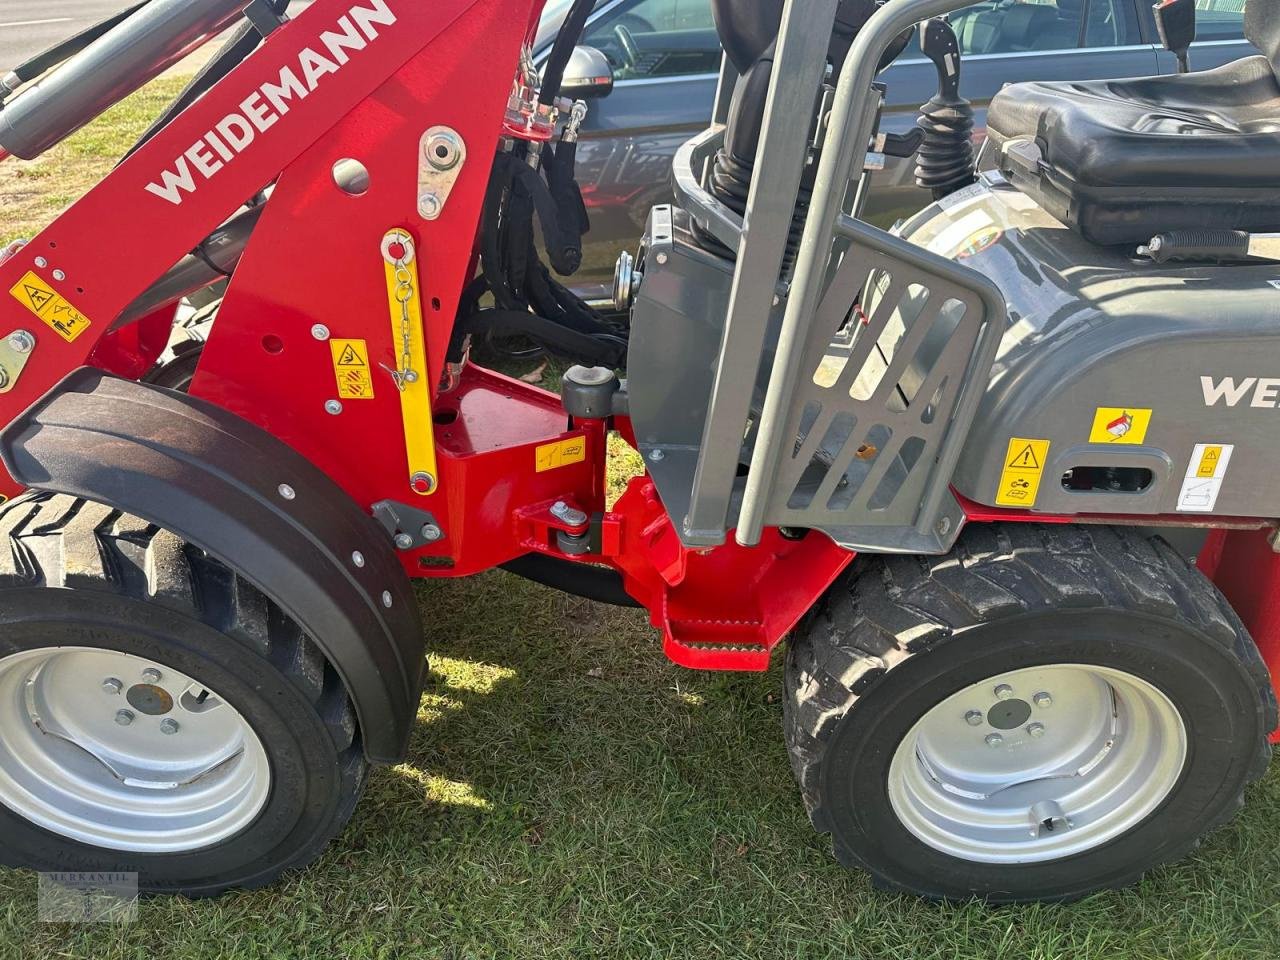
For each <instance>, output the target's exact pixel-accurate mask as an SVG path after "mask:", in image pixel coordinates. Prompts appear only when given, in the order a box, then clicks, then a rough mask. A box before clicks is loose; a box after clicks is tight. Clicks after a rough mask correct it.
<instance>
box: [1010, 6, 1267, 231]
mask: <svg viewBox="0 0 1280 960" xmlns="http://www.w3.org/2000/svg"><path fill="white" fill-rule="evenodd" d="M1244 25H1245V36H1246V37H1247V38H1248V40H1249V41H1250V42H1251V43H1252V44H1253V45H1254V46H1255V47H1257V48H1258V49H1259V50H1260V51H1261V52H1262V54H1263V55H1262V56H1256V57H1248V58H1246V59H1244V60H1239V61H1236V62H1235V63H1230V64H1227V65H1226V66H1223V67H1219V68H1218V69H1216V70H1206V71H1202V72H1199V73H1188V74H1182V75H1176V74H1175V75H1168V76H1159V77H1144V78H1140V79H1133V80H1096V81H1088V82H1081V83H1020V84H1014V85H1012V86H1009V87H1006V88H1005V89H1004V90H1002V91H1001V92H1000V93H999V94H997V95H996V97H995V99H994V100H992V102H991V108H990V110H989V112H988V114H987V127H988V133H989V135H990V138H991V140H992V143H993V146H995V147H996V148H997V151H998V156H999V160H998V162H999V166H1000V169H1001V170H1002V171H1003V172H1004V174H1005V175H1006V176H1007V177H1008V178H1009V179H1010V180H1011V181H1012V182H1013V183H1014V184H1015V185H1016V186H1018V187H1019V188H1020V189H1021V190H1022V191H1023V192H1024V193H1027V194H1028V195H1030V196H1032V197H1033V198H1034V199H1036V200H1037V201H1038V202H1040V203H1041V205H1042V206H1044V207H1045V208H1046V209H1047V210H1048V211H1049V212H1050V213H1051V214H1053V215H1054V216H1055V217H1057V218H1058V219H1059V220H1062V221H1063V222H1064V223H1067V224H1070V225H1071V226H1072V227H1074V228H1076V229H1077V230H1079V231H1080V232H1081V234H1083V235H1084V237H1085V238H1086V239H1088V240H1090V241H1092V242H1094V243H1099V244H1133V243H1140V242H1143V241H1146V240H1148V239H1150V238H1151V237H1152V236H1153V235H1154V234H1156V233H1160V232H1164V231H1168V230H1188V229H1230V230H1251V231H1280V0H1248V2H1247V4H1246V6H1245V16H1244Z"/></svg>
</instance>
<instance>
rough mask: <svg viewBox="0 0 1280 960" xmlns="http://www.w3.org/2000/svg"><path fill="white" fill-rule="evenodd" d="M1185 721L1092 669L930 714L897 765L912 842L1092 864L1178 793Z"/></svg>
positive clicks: (1025, 673) (1115, 675)
mask: <svg viewBox="0 0 1280 960" xmlns="http://www.w3.org/2000/svg"><path fill="white" fill-rule="evenodd" d="M1186 756H1187V735H1186V728H1185V726H1184V725H1183V722H1182V718H1181V716H1179V714H1178V711H1177V709H1176V708H1175V707H1174V706H1173V704H1172V703H1171V702H1170V701H1169V698H1168V697H1166V696H1165V695H1164V694H1163V693H1161V692H1160V691H1159V690H1158V689H1156V688H1155V687H1154V686H1152V685H1151V684H1150V683H1148V682H1147V681H1145V680H1142V679H1141V678H1139V677H1135V676H1133V675H1132V674H1129V673H1125V672H1124V671H1121V670H1113V669H1111V668H1109V667H1100V666H1093V665H1088V664H1054V665H1051V666H1043V667H1030V668H1026V669H1023V670H1014V671H1011V672H1009V673H1003V674H1000V675H998V676H995V677H992V678H990V679H989V680H984V681H982V682H981V683H975V684H973V685H972V686H969V687H966V688H965V689H963V690H961V691H960V692H959V693H956V694H954V695H953V696H950V697H948V698H947V699H946V700H943V701H942V702H941V703H939V704H938V705H937V706H936V707H934V708H933V709H931V710H929V712H928V713H926V714H925V715H924V716H923V717H921V718H920V720H919V721H918V722H917V723H916V724H915V726H914V727H912V728H911V730H910V731H909V732H908V733H907V735H906V736H905V737H904V738H903V740H902V742H901V743H900V744H899V745H898V747H897V750H896V751H895V753H894V756H893V760H892V762H891V763H890V766H889V782H888V790H889V801H890V804H891V805H892V807H893V811H894V813H895V814H896V815H897V817H898V819H899V820H900V821H901V822H902V824H903V826H905V827H906V828H907V829H908V830H909V831H911V833H913V834H914V835H915V836H916V837H918V838H919V839H920V840H922V841H923V842H924V843H926V844H928V845H929V846H931V847H933V848H935V849H937V850H941V851H942V852H943V853H947V854H950V855H951V856H954V857H960V858H962V859H965V860H971V861H978V862H982V863H1037V862H1042V861H1046V860H1056V859H1060V858H1062V857H1069V856H1073V855H1075V854H1079V853H1084V852H1085V851H1088V850H1092V849H1094V848H1096V847H1098V846H1101V845H1102V844H1105V843H1108V842H1110V841H1111V840H1114V839H1115V838H1116V837H1118V836H1120V835H1121V834H1123V833H1125V832H1127V831H1128V830H1131V829H1132V828H1133V827H1135V826H1137V825H1138V824H1139V823H1141V822H1142V821H1143V820H1144V819H1145V818H1146V817H1147V816H1148V815H1150V814H1151V813H1152V811H1154V810H1155V809H1156V808H1157V807H1158V806H1159V805H1160V804H1161V803H1162V802H1163V801H1164V799H1165V798H1166V797H1167V796H1168V795H1169V793H1170V791H1171V790H1173V788H1174V785H1175V784H1176V783H1177V782H1178V778H1179V777H1180V776H1181V774H1182V769H1183V766H1184V764H1185V761H1186Z"/></svg>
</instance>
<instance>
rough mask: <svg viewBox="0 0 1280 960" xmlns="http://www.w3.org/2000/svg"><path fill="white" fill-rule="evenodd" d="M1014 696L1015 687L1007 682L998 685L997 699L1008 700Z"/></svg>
mask: <svg viewBox="0 0 1280 960" xmlns="http://www.w3.org/2000/svg"><path fill="white" fill-rule="evenodd" d="M1012 696H1013V687H1011V686H1009V685H1008V684H1007V683H1002V684H1000V685H998V686H997V687H996V699H998V700H1008V699H1009V698H1010V697H1012Z"/></svg>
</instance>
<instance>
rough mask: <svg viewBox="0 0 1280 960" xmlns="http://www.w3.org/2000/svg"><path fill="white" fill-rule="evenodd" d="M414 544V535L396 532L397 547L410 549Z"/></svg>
mask: <svg viewBox="0 0 1280 960" xmlns="http://www.w3.org/2000/svg"><path fill="white" fill-rule="evenodd" d="M412 546H413V537H411V536H409V535H408V534H407V533H397V534H396V547H397V548H398V549H400V550H408V549H409V548H410V547H412Z"/></svg>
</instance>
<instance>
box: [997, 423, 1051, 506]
mask: <svg viewBox="0 0 1280 960" xmlns="http://www.w3.org/2000/svg"><path fill="white" fill-rule="evenodd" d="M1048 457H1049V441H1048V440H1028V439H1026V438H1024V437H1014V438H1013V439H1012V440H1010V441H1009V450H1008V452H1007V453H1006V454H1005V458H1004V470H1003V472H1001V474H1000V488H999V489H998V490H997V491H996V503H998V504H1000V506H1002V507H1034V506H1035V503H1036V495H1037V494H1038V493H1039V492H1040V478H1041V477H1042V476H1043V475H1044V466H1045V461H1046V460H1047V459H1048Z"/></svg>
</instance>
